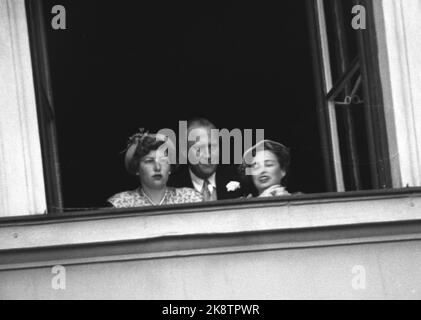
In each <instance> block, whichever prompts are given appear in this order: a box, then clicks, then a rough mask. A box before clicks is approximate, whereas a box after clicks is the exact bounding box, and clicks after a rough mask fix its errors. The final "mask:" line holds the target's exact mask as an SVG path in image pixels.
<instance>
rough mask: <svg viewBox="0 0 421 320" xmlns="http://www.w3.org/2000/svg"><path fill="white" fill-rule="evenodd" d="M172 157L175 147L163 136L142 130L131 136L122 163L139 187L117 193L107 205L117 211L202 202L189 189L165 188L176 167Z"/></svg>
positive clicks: (198, 194)
mask: <svg viewBox="0 0 421 320" xmlns="http://www.w3.org/2000/svg"><path fill="white" fill-rule="evenodd" d="M171 155H175V147H174V144H173V143H172V142H171V140H170V139H168V138H167V137H166V136H163V135H158V134H151V133H148V132H144V130H143V129H141V130H140V133H137V134H135V135H133V136H131V137H130V138H129V142H128V146H127V150H126V155H125V159H124V163H125V166H126V169H127V171H128V172H129V173H130V174H132V175H136V176H138V177H139V180H140V186H139V188H137V189H135V190H131V191H125V192H120V193H118V194H116V195H114V196H112V197H111V198H109V199H108V202H109V203H111V204H112V205H113V206H114V207H116V208H127V207H141V206H151V205H164V204H177V203H188V202H201V201H203V197H202V195H201V194H200V193H198V192H197V191H195V190H193V189H191V188H169V187H167V181H168V178H169V175H170V174H171V170H174V169H175V167H176V164H175V163H172V161H170V159H171V158H175V157H171ZM174 162H175V161H174Z"/></svg>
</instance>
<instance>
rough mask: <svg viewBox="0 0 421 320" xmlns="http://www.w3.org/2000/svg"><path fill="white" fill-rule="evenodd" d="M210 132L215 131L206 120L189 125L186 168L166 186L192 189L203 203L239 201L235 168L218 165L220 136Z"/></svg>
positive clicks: (193, 121)
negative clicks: (202, 199) (199, 195)
mask: <svg viewBox="0 0 421 320" xmlns="http://www.w3.org/2000/svg"><path fill="white" fill-rule="evenodd" d="M212 129H216V128H215V126H214V125H213V123H211V122H210V121H209V120H207V119H204V118H195V119H192V120H190V121H188V123H187V137H189V140H188V143H187V149H188V156H187V159H188V160H187V161H188V165H184V166H182V167H181V168H179V170H178V171H177V172H176V173H175V174H173V175H172V176H171V177H170V181H169V185H171V186H173V187H177V188H181V187H189V188H193V189H195V190H196V191H198V192H199V193H201V194H202V195H203V198H204V200H205V201H215V200H223V199H234V198H239V197H241V195H242V191H241V187H239V181H240V180H239V176H238V174H237V173H236V170H235V169H234V168H232V167H229V166H227V165H220V164H219V158H220V157H219V136H217V137H215V135H212V134H211V130H212Z"/></svg>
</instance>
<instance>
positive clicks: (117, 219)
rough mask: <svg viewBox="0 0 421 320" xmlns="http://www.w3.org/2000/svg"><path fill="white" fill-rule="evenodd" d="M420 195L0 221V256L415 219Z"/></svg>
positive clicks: (340, 196)
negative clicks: (21, 252) (68, 248)
mask: <svg viewBox="0 0 421 320" xmlns="http://www.w3.org/2000/svg"><path fill="white" fill-rule="evenodd" d="M420 208H421V188H407V189H400V190H376V191H364V192H347V193H334V194H318V195H317V194H313V195H296V196H292V197H291V196H290V197H279V198H268V199H247V200H229V201H219V202H214V203H208V204H186V205H177V206H166V207H162V206H161V207H153V208H130V209H104V210H97V211H92V212H91V211H90V212H78V213H66V214H60V215H42V216H37V217H35V216H30V217H15V218H2V219H0V252H1V251H4V250H5V251H8V250H22V249H40V248H51V247H67V246H80V245H99V244H107V243H121V242H127V241H146V240H154V239H155V240H156V239H163V238H168V237H169V238H185V237H192V236H223V235H236V234H237V235H241V234H244V233H249V234H250V233H251V234H253V233H254V234H258V233H265V232H282V231H288V232H292V231H294V230H297V231H298V230H303V229H323V228H327V227H330V228H335V227H337V228H340V227H344V226H359V225H367V224H379V223H393V222H407V221H415V220H421V210H420Z"/></svg>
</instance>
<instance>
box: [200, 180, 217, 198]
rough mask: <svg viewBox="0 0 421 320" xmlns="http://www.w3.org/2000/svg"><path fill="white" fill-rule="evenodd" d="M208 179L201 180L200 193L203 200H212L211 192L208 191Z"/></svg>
mask: <svg viewBox="0 0 421 320" xmlns="http://www.w3.org/2000/svg"><path fill="white" fill-rule="evenodd" d="M209 184H210V183H209V180H208V179H206V180H204V181H203V186H202V195H203V201H212V200H214V199H212V192H210V191H209Z"/></svg>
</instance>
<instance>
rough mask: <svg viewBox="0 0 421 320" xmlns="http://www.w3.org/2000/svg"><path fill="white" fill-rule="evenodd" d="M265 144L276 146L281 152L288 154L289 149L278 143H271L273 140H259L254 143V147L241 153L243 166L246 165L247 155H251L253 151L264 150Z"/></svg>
mask: <svg viewBox="0 0 421 320" xmlns="http://www.w3.org/2000/svg"><path fill="white" fill-rule="evenodd" d="M265 143H269V144H272V145H278V146H279V147H281V149H283V150H286V151H287V152H289V148H288V147H286V146H285V145H283V144H282V143H279V142H276V141H273V140H266V139H265V140H260V141H259V142H258V143H256V144H255V145H254V146H252V147H251V148H248V149H247V150H246V151H245V152H244V153H243V165H245V164H248V163H247V160H246V157H247V156H248V155H249V154H251V155H252V154H253V150H257V151H262V150H264V149H265V148H264V145H265Z"/></svg>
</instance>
